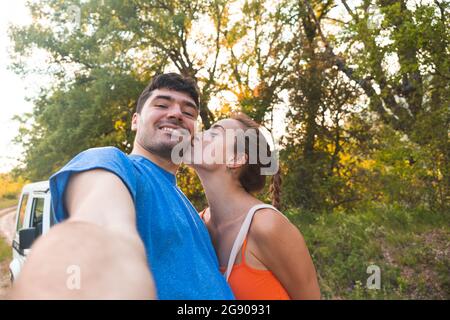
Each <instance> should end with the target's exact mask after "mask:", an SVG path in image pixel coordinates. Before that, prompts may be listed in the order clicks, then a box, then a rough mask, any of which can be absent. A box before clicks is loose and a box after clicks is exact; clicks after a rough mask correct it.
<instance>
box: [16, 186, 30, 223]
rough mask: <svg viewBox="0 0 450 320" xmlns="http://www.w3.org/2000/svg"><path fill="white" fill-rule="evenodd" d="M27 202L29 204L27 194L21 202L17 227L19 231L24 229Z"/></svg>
mask: <svg viewBox="0 0 450 320" xmlns="http://www.w3.org/2000/svg"><path fill="white" fill-rule="evenodd" d="M27 202H28V194H27V193H25V194H24V195H23V196H22V201H21V202H20V210H19V219H17V227H16V230H17V231H19V230H21V229H23V222H24V219H25V211H26V209H27Z"/></svg>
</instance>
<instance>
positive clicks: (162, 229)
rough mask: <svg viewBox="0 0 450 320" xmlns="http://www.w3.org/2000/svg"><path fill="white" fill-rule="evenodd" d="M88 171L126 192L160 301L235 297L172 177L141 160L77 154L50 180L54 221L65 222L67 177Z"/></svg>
mask: <svg viewBox="0 0 450 320" xmlns="http://www.w3.org/2000/svg"><path fill="white" fill-rule="evenodd" d="M92 169H104V170H108V171H110V172H112V173H114V174H116V175H117V176H118V177H120V179H122V181H123V183H124V184H125V185H126V187H127V188H128V190H129V192H130V194H131V197H132V199H133V202H134V205H135V209H136V217H137V219H136V221H137V229H138V231H139V234H140V236H141V238H142V241H143V243H144V245H145V249H146V254H147V259H148V263H149V265H150V268H151V271H152V274H153V278H154V280H155V285H156V291H157V296H158V298H159V299H187V300H189V299H195V300H196V299H220V300H225V299H233V294H232V292H231V289H230V287H229V286H228V284H227V283H226V281H225V278H224V277H223V275H222V274H220V272H219V264H218V260H217V257H216V255H215V252H214V249H213V246H212V244H211V240H210V238H209V235H208V231H207V229H206V227H205V225H204V224H203V222H202V220H201V219H200V217H199V216H198V214H197V212H196V210H195V209H194V207H193V206H192V204H191V203H190V202H189V200H188V199H187V198H186V196H185V195H184V194H183V193H182V191H181V190H180V189H179V188H178V187H177V185H176V179H175V176H174V175H173V174H171V173H169V172H167V171H165V170H164V169H162V168H160V167H159V166H157V165H156V164H154V163H153V162H151V161H150V160H148V159H147V158H145V157H143V156H139V155H126V154H125V153H123V152H122V151H120V150H119V149H117V148H113V147H105V148H94V149H89V150H86V151H84V152H82V153H80V154H78V155H77V156H76V157H75V158H73V159H72V160H71V161H70V162H69V163H68V164H67V165H66V166H65V167H63V168H62V169H61V170H60V171H58V172H57V173H55V174H54V175H53V176H52V177H51V178H50V192H51V195H52V203H53V207H54V210H55V216H56V220H57V221H62V220H64V219H66V218H67V212H66V209H65V207H64V204H63V196H64V191H65V189H66V187H67V183H68V181H69V179H70V175H71V174H73V173H76V172H82V171H87V170H92Z"/></svg>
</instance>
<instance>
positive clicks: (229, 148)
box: [188, 119, 244, 171]
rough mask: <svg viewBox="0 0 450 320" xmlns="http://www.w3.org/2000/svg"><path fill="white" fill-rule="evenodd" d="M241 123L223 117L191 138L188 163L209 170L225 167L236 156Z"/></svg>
mask: <svg viewBox="0 0 450 320" xmlns="http://www.w3.org/2000/svg"><path fill="white" fill-rule="evenodd" d="M243 131H244V128H243V126H242V125H241V123H240V122H239V121H237V120H234V119H223V120H220V121H218V122H216V123H214V124H213V125H212V126H211V128H209V129H208V130H206V131H203V132H201V133H200V134H198V135H196V136H195V137H194V139H193V148H192V153H191V161H192V162H193V163H191V164H190V165H191V166H192V167H193V168H195V169H207V170H210V171H213V170H217V169H221V168H222V169H224V168H226V166H227V164H230V162H232V161H233V159H235V158H236V152H235V145H236V143H235V142H236V136H237V135H238V134H239V132H243ZM188 162H189V161H188Z"/></svg>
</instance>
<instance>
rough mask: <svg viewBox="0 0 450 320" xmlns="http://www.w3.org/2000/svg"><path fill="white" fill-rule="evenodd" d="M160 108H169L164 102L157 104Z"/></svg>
mask: <svg viewBox="0 0 450 320" xmlns="http://www.w3.org/2000/svg"><path fill="white" fill-rule="evenodd" d="M156 106H157V107H158V108H167V106H165V105H163V104H157V105H156Z"/></svg>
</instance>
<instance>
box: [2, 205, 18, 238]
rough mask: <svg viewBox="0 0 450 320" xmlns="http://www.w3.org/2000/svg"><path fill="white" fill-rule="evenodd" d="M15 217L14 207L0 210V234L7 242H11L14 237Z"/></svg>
mask: <svg viewBox="0 0 450 320" xmlns="http://www.w3.org/2000/svg"><path fill="white" fill-rule="evenodd" d="M15 218H16V207H11V208H7V209H3V210H0V236H2V237H3V238H5V239H6V241H7V242H8V243H11V242H12V239H13V237H14V222H15Z"/></svg>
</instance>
